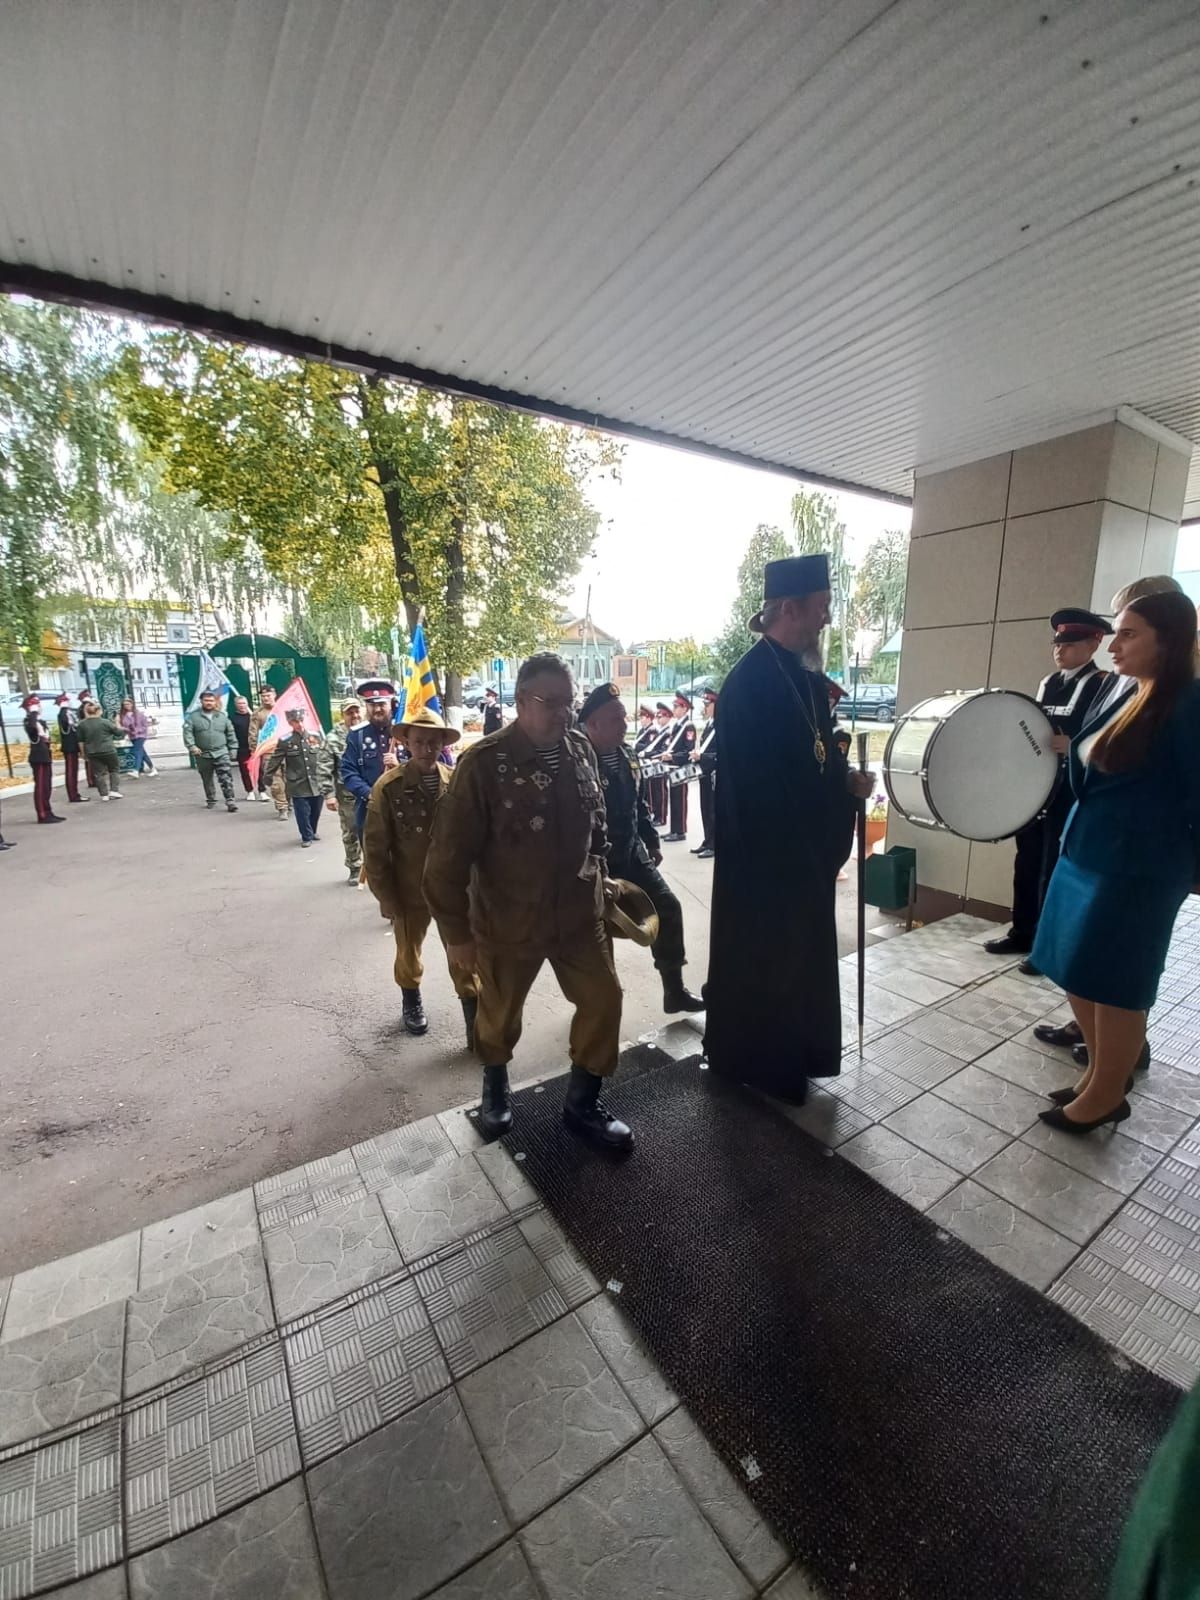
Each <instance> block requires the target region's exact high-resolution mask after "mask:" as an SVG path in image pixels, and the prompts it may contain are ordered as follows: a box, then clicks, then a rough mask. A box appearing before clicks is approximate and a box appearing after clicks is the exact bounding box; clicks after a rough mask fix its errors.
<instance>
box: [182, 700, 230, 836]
mask: <svg viewBox="0 0 1200 1600" xmlns="http://www.w3.org/2000/svg"><path fill="white" fill-rule="evenodd" d="M218 705H219V702H218V700H217V697H216V695H215V694H202V695H201V696H200V709H199V711H192V712H190V713H189V714H188V715H187V716H186V717H184V719H183V742H184V744H185V745H186V746H187V751H188V755H190V756H191V757H192V759H193V761H195V763H196V770H197V772H199V774H200V782H201V783H202V784H203V785H204V803H205V805H206V806H207V807H208V809H209V810H210V811H211V810H212V809H213V807H214V806H215V805H216V803H217V784H218V783H219V784H220V785H221V793H222V794H223V795H224V796H225V809H226V811H236V810H237V805H236V804H235V803H234V798H233V763H234V761H236V759H237V735H236V734H235V733H234V731H233V723H232V722H230V720H229V718H228V717H227V716H226V715H225V713H224V712H223V711H221V710H219V709H218ZM214 778H215V780H216V781H215V782H214V781H213V780H214Z"/></svg>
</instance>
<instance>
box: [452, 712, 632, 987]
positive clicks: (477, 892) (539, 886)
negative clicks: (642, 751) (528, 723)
mask: <svg viewBox="0 0 1200 1600" xmlns="http://www.w3.org/2000/svg"><path fill="white" fill-rule="evenodd" d="M607 849H608V839H607V835H606V832H605V816H604V792H603V790H602V789H601V787H600V778H599V773H598V770H597V767H596V757H595V755H594V754H593V751H592V747H591V744H590V743H589V742H588V739H587V737H586V735H584V734H582V733H577V732H575V731H574V730H572V731H570V732H569V733H568V734H567V735H566V738H565V739H564V741H563V744H562V753H561V757H560V760H559V764H558V772H557V773H552V772H550V770H549V769H548V768H547V767H545V766H544V765H543V764H542V762H541V761H540V760H539V759H538V755H537V752H536V750H535V749H534V747H533V744H532V743H531V742H530V739H529V736H528V734H526V733H525V731H524V729H523V728H521V727H520V725H519V724H518V723H515V722H513V723H510V724H509V726H508V727H506V728H503V729H502V730H501V731H500V732H499V733H493V734H489V735H488V737H487V738H486V739H481V740H480V741H479V743H478V744H476V745H474V746H473V747H472V748H471V749H470V750H468V751H466V753H465V754H464V755H463V756H461V757H460V759H459V762H458V766H457V767H456V769H455V778H454V786H453V788H452V789H450V791H449V792H448V794H447V795H446V798H445V799H444V800H443V802H442V804H441V807H440V808H439V810H438V814H437V823H436V826H435V827H434V831H433V844H432V846H431V848H430V851H429V856H428V859H427V860H426V863H425V900H426V903H427V904H428V906H429V909H430V911H432V913H433V915H434V917H435V918H436V919H437V924H438V929H439V931H440V933H441V935H442V939H443V941H444V942H445V943H446V944H464V943H465V942H466V941H467V940H468V939H470V938H472V937H473V938H475V939H478V940H479V941H480V943H482V944H487V945H492V946H501V947H503V948H504V949H506V950H510V951H511V952H512V953H513V954H514V955H529V956H548V955H553V954H556V953H558V952H560V951H566V950H569V949H570V948H571V946H572V945H577V944H578V943H579V941H580V940H587V939H594V938H595V936H596V929H597V924H598V923H600V921H601V920H602V918H603V911H604V899H603V893H602V888H601V885H602V880H603V872H604V867H603V862H604V857H605V854H606V852H607Z"/></svg>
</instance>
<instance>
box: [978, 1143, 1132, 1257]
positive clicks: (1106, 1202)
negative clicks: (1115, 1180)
mask: <svg viewBox="0 0 1200 1600" xmlns="http://www.w3.org/2000/svg"><path fill="white" fill-rule="evenodd" d="M975 1180H976V1182H977V1183H981V1184H982V1185H983V1186H984V1188H985V1189H990V1190H991V1191H992V1193H993V1194H998V1195H1002V1196H1003V1198H1004V1199H1005V1200H1010V1201H1011V1202H1012V1204H1013V1205H1015V1206H1017V1207H1019V1208H1020V1209H1021V1210H1022V1211H1027V1212H1028V1213H1029V1214H1030V1215H1031V1216H1034V1217H1037V1218H1039V1220H1040V1221H1042V1222H1045V1223H1048V1224H1049V1226H1050V1227H1052V1228H1053V1229H1054V1230H1055V1232H1056V1233H1061V1234H1062V1235H1063V1236H1064V1237H1065V1238H1067V1239H1073V1240H1074V1241H1075V1243H1076V1244H1086V1243H1087V1241H1088V1240H1089V1239H1090V1238H1091V1236H1092V1234H1094V1233H1096V1232H1097V1231H1098V1230H1099V1229H1100V1227H1101V1226H1102V1224H1103V1223H1105V1222H1106V1221H1107V1220H1108V1218H1109V1217H1110V1216H1111V1215H1112V1214H1113V1212H1114V1211H1115V1210H1116V1209H1117V1207H1118V1206H1119V1205H1120V1204H1121V1196H1120V1195H1119V1194H1118V1193H1117V1191H1116V1190H1115V1189H1109V1188H1108V1187H1106V1185H1104V1184H1102V1183H1096V1182H1095V1181H1094V1180H1093V1179H1092V1178H1088V1177H1085V1175H1084V1174H1083V1173H1082V1172H1076V1171H1075V1170H1074V1168H1073V1167H1067V1166H1064V1165H1063V1163H1062V1162H1061V1161H1055V1160H1054V1159H1053V1158H1052V1157H1050V1156H1047V1155H1043V1154H1042V1152H1041V1151H1040V1150H1035V1149H1033V1147H1032V1146H1031V1145H1027V1144H1022V1143H1020V1141H1018V1142H1017V1143H1015V1144H1010V1145H1009V1146H1008V1148H1007V1150H1001V1152H1000V1154H999V1155H998V1156H993V1157H992V1159H991V1160H990V1161H989V1162H987V1163H986V1165H984V1166H982V1167H980V1168H979V1170H978V1171H977V1172H976V1174H975Z"/></svg>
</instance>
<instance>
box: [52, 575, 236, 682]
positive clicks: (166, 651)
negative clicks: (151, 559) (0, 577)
mask: <svg viewBox="0 0 1200 1600" xmlns="http://www.w3.org/2000/svg"><path fill="white" fill-rule="evenodd" d="M224 632H225V629H224V628H223V627H222V626H221V619H220V618H218V617H217V615H216V613H215V612H214V611H213V609H212V607H211V606H204V607H202V608H201V610H200V612H198V613H197V612H196V611H194V610H193V609H192V608H191V607H190V606H188V605H186V604H185V603H184V602H183V601H180V600H164V601H158V600H88V601H86V602H81V603H78V604H71V605H69V606H68V605H64V606H63V607H62V609H61V610H58V611H54V610H53V609H52V611H51V621H50V627H49V628H48V629H47V631H46V633H45V635H44V636H43V640H42V653H43V656H44V657H45V660H44V662H43V663H41V664H39V665H38V666H37V667H36V669H35V674H36V678H37V686H38V688H39V689H40V690H41V691H42V692H43V693H44V694H59V693H61V692H62V691H63V690H70V689H82V688H83V687H84V685H85V684H86V683H87V681H88V672H87V657H89V656H100V655H103V654H104V653H105V652H111V653H112V654H113V655H126V656H128V657H129V670H130V673H131V675H132V678H133V682H132V684H131V688H132V690H133V693H134V694H135V695H136V696H137V697H138V698H139V699H140V700H143V701H145V703H146V704H148V705H161V704H163V703H165V702H168V701H172V700H177V699H178V698H179V669H178V666H177V662H176V657H177V654H178V653H179V652H181V651H182V652H187V651H191V650H197V649H202V648H203V647H204V646H206V645H210V644H214V643H215V642H216V641H217V640H218V639H219V638H221V637H222V635H223V633H224Z"/></svg>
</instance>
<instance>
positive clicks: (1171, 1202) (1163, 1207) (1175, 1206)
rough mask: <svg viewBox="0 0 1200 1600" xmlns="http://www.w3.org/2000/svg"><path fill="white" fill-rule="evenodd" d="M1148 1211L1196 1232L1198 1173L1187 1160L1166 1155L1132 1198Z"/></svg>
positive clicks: (1199, 1212)
mask: <svg viewBox="0 0 1200 1600" xmlns="http://www.w3.org/2000/svg"><path fill="white" fill-rule="evenodd" d="M1135 1198H1136V1199H1137V1200H1139V1201H1140V1202H1141V1204H1142V1205H1144V1206H1145V1207H1146V1209H1147V1210H1149V1211H1157V1212H1158V1214H1159V1215H1160V1216H1163V1217H1168V1218H1170V1220H1171V1221H1172V1222H1178V1223H1181V1224H1182V1226H1183V1227H1185V1228H1190V1229H1192V1230H1193V1231H1200V1170H1197V1168H1195V1167H1194V1166H1192V1165H1191V1164H1190V1162H1187V1161H1179V1160H1177V1159H1176V1157H1174V1156H1167V1157H1165V1158H1164V1160H1163V1161H1161V1162H1160V1163H1159V1165H1158V1167H1157V1168H1156V1170H1155V1171H1154V1172H1153V1173H1152V1175H1151V1176H1150V1177H1149V1178H1147V1179H1146V1181H1145V1183H1143V1184H1142V1185H1141V1187H1140V1188H1139V1189H1138V1191H1137V1194H1136V1196H1135Z"/></svg>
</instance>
